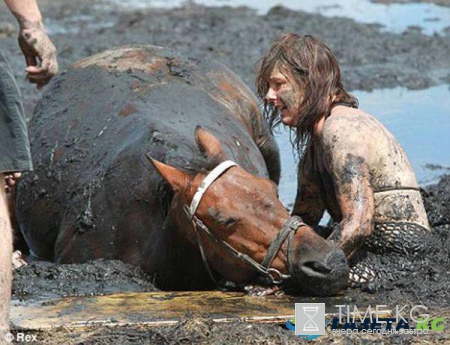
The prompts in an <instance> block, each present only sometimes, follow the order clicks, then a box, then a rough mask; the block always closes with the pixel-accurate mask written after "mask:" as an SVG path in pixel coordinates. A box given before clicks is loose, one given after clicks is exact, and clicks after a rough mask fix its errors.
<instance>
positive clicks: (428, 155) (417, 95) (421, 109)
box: [276, 85, 450, 205]
mask: <svg viewBox="0 0 450 345" xmlns="http://www.w3.org/2000/svg"><path fill="white" fill-rule="evenodd" d="M353 94H354V95H355V96H356V97H357V98H358V99H359V102H360V108H361V109H362V110H364V111H366V112H368V113H369V114H372V115H374V116H375V117H377V118H378V119H379V120H380V121H381V122H382V123H383V124H384V125H385V126H386V127H387V128H388V129H389V130H390V131H391V132H392V133H393V134H394V136H395V137H396V138H397V140H398V141H399V142H400V143H401V144H402V145H403V147H404V149H405V150H406V153H407V155H408V157H409V160H410V162H411V164H412V165H413V168H414V170H415V172H416V177H417V180H418V182H419V184H420V185H421V186H425V185H428V184H431V183H436V182H438V179H439V177H440V176H442V175H443V174H450V135H449V133H450V102H449V101H448V99H449V98H450V90H449V86H448V85H441V86H437V87H432V88H430V89H427V90H418V91H410V90H407V89H405V88H401V87H398V88H394V89H382V90H374V91H373V92H365V91H354V92H353ZM278 132H279V133H277V134H276V138H277V142H278V145H279V146H280V152H281V160H282V171H283V172H282V176H281V182H280V199H281V200H282V202H283V204H284V205H289V204H292V203H293V202H294V200H295V196H296V191H297V164H296V163H295V161H294V158H293V154H292V149H291V146H292V145H291V144H290V141H289V132H288V131H287V130H284V129H281V130H279V131H278Z"/></svg>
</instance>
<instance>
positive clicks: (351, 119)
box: [322, 106, 383, 137]
mask: <svg viewBox="0 0 450 345" xmlns="http://www.w3.org/2000/svg"><path fill="white" fill-rule="evenodd" d="M382 128H383V125H382V124H381V123H380V122H379V121H378V120H377V119H376V118H375V117H373V116H372V115H370V114H368V113H366V112H364V111H362V110H360V109H355V108H350V107H343V106H338V107H335V108H333V110H332V111H331V114H330V116H328V118H327V119H326V120H325V122H324V125H323V130H322V133H323V136H324V137H329V136H333V135H335V136H336V135H337V136H339V135H343V136H344V137H346V136H348V135H349V134H350V133H351V132H354V131H356V132H359V133H361V132H371V131H378V130H380V129H382Z"/></svg>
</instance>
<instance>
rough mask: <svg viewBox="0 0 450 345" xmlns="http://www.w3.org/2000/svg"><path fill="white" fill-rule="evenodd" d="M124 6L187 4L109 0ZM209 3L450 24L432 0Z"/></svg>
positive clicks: (401, 26)
mask: <svg viewBox="0 0 450 345" xmlns="http://www.w3.org/2000/svg"><path fill="white" fill-rule="evenodd" d="M108 1H109V2H110V3H114V5H116V6H120V7H121V8H123V9H128V10H137V9H144V8H149V7H161V8H173V7H178V6H181V5H183V4H185V3H186V2H187V1H185V0H168V1H163V0H154V1H148V0H108ZM192 2H195V3H196V4H201V5H206V6H233V7H237V6H248V7H251V8H255V9H256V10H257V11H258V13H259V14H266V13H267V11H268V10H269V9H271V8H272V7H273V6H276V5H280V4H283V6H285V7H287V8H290V9H293V10H301V11H305V12H310V13H320V14H322V15H324V16H326V17H346V18H351V19H354V20H355V21H357V22H361V23H378V24H381V25H383V26H384V27H385V29H386V30H388V31H392V32H403V31H405V29H407V28H408V27H409V26H420V27H422V29H423V32H424V33H426V34H430V35H431V34H433V33H434V32H440V31H442V30H443V29H444V28H445V27H448V26H449V25H450V8H448V7H442V6H437V5H435V4H430V3H409V4H390V5H385V4H376V3H371V2H370V1H369V0H343V1H336V0H316V1H298V0H287V1H286V0H285V1H279V0H267V1H259V0H195V1H192Z"/></svg>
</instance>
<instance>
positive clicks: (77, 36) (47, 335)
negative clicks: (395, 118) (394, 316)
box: [0, 0, 450, 344]
mask: <svg viewBox="0 0 450 345" xmlns="http://www.w3.org/2000/svg"><path fill="white" fill-rule="evenodd" d="M40 6H41V10H42V12H43V14H44V17H45V18H46V24H47V27H48V28H49V29H50V30H51V31H52V32H53V34H52V38H53V40H54V42H55V45H56V46H57V47H58V51H59V63H60V67H61V71H63V70H64V69H66V68H67V67H68V66H69V65H71V64H72V63H73V62H75V61H77V60H79V59H80V58H83V57H86V56H89V55H92V54H94V53H97V52H100V51H104V50H107V49H110V48H111V47H114V46H120V45H125V44H127V45H128V44H133V43H136V44H140V43H144V44H155V45H161V46H166V47H170V48H172V49H174V50H177V51H180V52H181V53H183V54H185V55H189V56H193V57H200V58H202V59H209V58H214V59H217V60H219V61H221V62H223V63H225V64H226V65H227V66H229V67H230V68H231V69H232V70H233V71H235V72H236V73H237V74H238V75H239V76H241V77H242V78H243V79H244V81H245V82H246V83H247V84H249V85H250V86H253V79H254V75H255V64H256V62H257V60H258V58H259V57H260V56H261V55H262V54H263V52H264V51H266V49H267V48H268V46H269V45H270V42H271V41H272V40H273V39H274V38H275V37H276V36H277V35H279V34H280V33H282V32H290V31H292V32H297V33H300V34H307V33H313V34H314V35H316V36H318V37H320V38H322V39H324V40H325V41H326V42H327V43H328V44H329V45H330V46H331V48H332V49H333V50H334V52H335V53H336V56H337V58H338V60H339V62H340V63H341V66H342V70H343V76H344V83H345V85H346V86H347V87H348V88H349V89H351V90H355V89H358V90H372V89H374V88H386V87H395V86H404V87H407V88H409V89H423V88H427V87H430V86H432V85H437V84H442V83H448V82H449V81H450V70H449V66H450V54H448V52H449V51H450V35H448V34H447V35H437V34H435V35H433V36H427V35H424V34H422V33H421V32H420V31H417V30H413V29H411V30H408V31H405V32H404V33H401V34H393V33H386V32H382V31H381V30H380V27H379V26H378V25H366V24H359V23H356V22H354V21H352V20H350V19H345V18H325V17H323V16H320V15H317V14H307V13H303V12H294V11H290V10H287V9H284V8H282V7H277V8H274V9H272V11H270V12H269V14H267V15H265V16H259V15H257V14H256V12H255V11H253V10H250V9H248V8H235V9H233V8H229V7H224V8H208V7H201V6H196V5H187V6H185V7H183V8H180V9H174V10H145V11H135V12H127V13H125V12H121V11H120V10H118V9H117V8H116V7H114V6H112V5H111V4H110V3H108V2H106V1H105V2H102V1H98V2H96V4H95V5H93V4H92V2H91V1H87V0H80V1H47V0H42V1H40ZM447 32H450V30H447ZM16 36H17V34H16V30H15V21H14V20H13V19H12V17H11V16H10V15H9V14H8V12H7V11H6V10H4V9H3V8H1V10H0V37H1V38H0V49H2V52H3V53H4V54H5V55H7V56H8V57H9V60H10V61H11V64H12V66H13V69H14V71H15V74H16V77H17V79H18V82H19V84H20V88H21V90H22V92H23V96H24V103H25V109H26V111H27V115H28V116H29V117H31V114H32V109H33V107H34V105H35V104H36V102H37V101H38V100H39V99H40V97H41V94H42V93H40V92H37V91H36V90H35V89H34V87H32V86H30V85H28V84H27V83H26V81H25V80H24V77H23V75H24V73H23V69H24V61H23V57H22V56H21V54H20V52H19V49H18V47H17V41H16ZM424 196H425V204H426V207H427V210H428V214H429V218H430V223H431V224H432V226H433V227H434V232H433V236H432V238H431V239H430V242H431V243H433V248H432V249H430V253H429V255H427V256H424V257H422V258H419V259H418V260H417V262H415V265H414V266H413V267H411V266H408V267H405V266H404V265H402V260H401V258H399V261H398V262H397V263H396V264H392V265H391V266H390V268H391V269H392V271H391V272H392V273H395V274H393V275H387V276H386V277H385V280H384V283H383V286H368V287H367V288H366V291H365V292H362V293H361V292H360V291H356V290H348V292H347V294H348V296H350V297H351V298H352V301H353V303H354V304H356V305H357V304H358V301H362V300H364V299H365V298H367V296H369V295H370V296H373V294H375V295H376V297H377V300H379V301H380V302H385V303H384V304H387V305H389V306H393V305H395V304H401V303H402V302H405V303H413V304H416V302H422V303H423V304H425V305H427V306H429V307H430V308H431V314H432V315H438V316H446V315H447V317H448V315H449V312H448V310H449V307H450V292H449V288H448V287H449V286H450V259H449V250H450V236H449V234H450V216H449V215H450V177H448V176H447V177H445V178H443V179H442V180H441V181H440V183H439V185H436V186H431V187H429V188H427V190H426V191H424ZM380 264H382V263H381V262H380ZM154 289H155V287H154V286H153V285H152V284H151V281H149V280H148V279H147V277H145V275H144V274H143V273H142V272H141V271H140V270H139V269H138V268H135V267H132V266H129V265H125V264H122V263H120V262H114V261H109V262H108V261H96V262H90V263H86V264H83V265H61V266H56V265H54V264H51V263H43V262H35V263H32V264H30V265H29V266H28V267H24V268H21V269H19V270H18V271H16V272H15V280H14V285H13V299H14V300H15V301H22V302H19V303H24V304H26V303H31V302H32V301H36V300H39V299H44V298H58V297H63V296H85V295H86V296H87V295H101V294H107V293H113V292H119V291H134V292H141V291H153V290H154ZM447 328H448V325H447ZM34 334H37V338H38V341H39V342H41V343H46V344H62V343H66V344H113V343H117V344H154V343H160V344H170V343H172V344H179V343H201V344H223V343H255V344H263V343H264V344H286V343H290V344H291V343H292V344H296V343H298V344H300V343H306V342H305V341H304V340H302V339H301V338H299V337H297V336H295V335H294V334H293V332H292V331H288V330H286V329H284V328H283V327H282V326H278V325H263V324H259V325H256V324H255V325H249V324H246V323H243V322H238V321H236V322H232V323H229V324H216V323H214V322H212V321H211V320H209V319H203V318H201V317H199V316H196V315H187V316H186V318H185V319H184V320H183V321H182V322H181V323H180V324H178V325H176V326H168V327H161V328H152V329H147V328H144V327H98V328H93V329H91V330H89V331H73V330H72V331H71V330H68V329H63V328H61V329H55V330H52V331H48V332H47V331H46V332H40V333H36V332H34ZM449 341H450V340H449V334H448V330H447V333H432V334H430V335H428V336H420V337H418V336H415V337H413V336H408V335H397V336H389V337H386V336H384V337H377V336H372V337H370V336H366V337H353V336H352V337H342V336H331V335H330V336H324V337H321V338H320V339H319V341H318V342H316V343H319V344H320V343H337V344H340V343H342V344H344V343H345V344H353V343H372V342H376V343H379V344H381V343H385V344H386V343H387V344H421V343H424V342H428V343H442V344H443V343H446V342H449Z"/></svg>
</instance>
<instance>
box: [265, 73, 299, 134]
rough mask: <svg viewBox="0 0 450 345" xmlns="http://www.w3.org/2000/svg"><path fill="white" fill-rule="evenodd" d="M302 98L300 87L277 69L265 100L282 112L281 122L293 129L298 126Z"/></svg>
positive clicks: (271, 77) (272, 74)
mask: <svg viewBox="0 0 450 345" xmlns="http://www.w3.org/2000/svg"><path fill="white" fill-rule="evenodd" d="M302 98H303V92H302V91H301V89H300V86H299V85H298V84H297V83H296V82H295V81H294V80H293V78H291V77H289V76H288V75H287V73H282V72H281V71H280V70H279V69H278V68H277V67H275V68H274V69H273V70H272V73H271V75H270V78H269V90H268V91H267V94H266V96H265V100H266V101H267V102H269V103H272V104H273V105H274V106H275V107H276V108H277V109H278V110H279V111H280V115H281V122H283V123H284V124H285V125H287V126H291V127H295V126H296V125H297V121H298V117H299V113H298V111H299V107H300V103H301V101H302Z"/></svg>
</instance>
